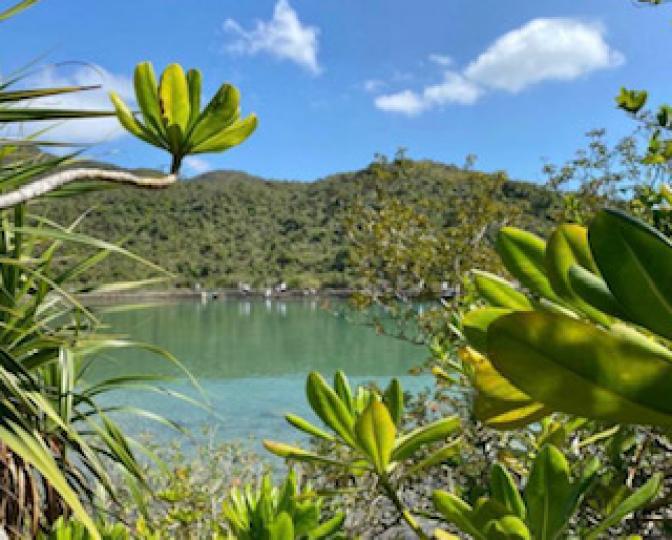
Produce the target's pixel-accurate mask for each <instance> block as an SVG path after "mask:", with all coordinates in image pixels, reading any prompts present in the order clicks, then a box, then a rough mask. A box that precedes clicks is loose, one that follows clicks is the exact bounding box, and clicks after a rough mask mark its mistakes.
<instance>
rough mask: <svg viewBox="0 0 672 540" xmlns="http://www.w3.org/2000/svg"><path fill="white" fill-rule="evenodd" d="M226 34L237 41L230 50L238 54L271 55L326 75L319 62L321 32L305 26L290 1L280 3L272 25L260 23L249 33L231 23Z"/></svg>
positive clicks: (277, 5)
mask: <svg viewBox="0 0 672 540" xmlns="http://www.w3.org/2000/svg"><path fill="white" fill-rule="evenodd" d="M224 30H226V31H227V32H229V33H231V34H233V35H235V36H236V37H237V39H235V40H234V41H233V42H231V43H229V44H228V45H227V47H226V49H227V50H228V51H229V52H232V53H238V54H257V53H260V52H264V53H268V54H271V55H273V56H275V57H277V58H280V59H283V60H291V61H292V62H295V63H297V64H299V65H300V66H302V67H304V68H306V69H307V70H309V71H310V72H311V73H313V74H316V75H317V74H318V73H320V72H321V71H322V68H321V67H320V65H319V63H318V61H317V50H318V45H319V44H318V35H319V33H320V30H319V28H317V27H315V26H304V25H303V24H301V21H300V20H299V17H298V15H297V14H296V11H294V10H293V9H292V6H290V5H289V2H288V0H278V2H277V4H275V9H274V11H273V18H272V19H271V20H270V21H267V22H266V21H257V22H256V25H255V27H254V28H253V29H251V30H245V29H244V28H243V27H242V26H241V25H240V24H239V23H238V22H236V21H234V20H233V19H227V20H226V21H225V22H224Z"/></svg>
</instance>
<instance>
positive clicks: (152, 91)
mask: <svg viewBox="0 0 672 540" xmlns="http://www.w3.org/2000/svg"><path fill="white" fill-rule="evenodd" d="M133 83H134V85H135V98H136V100H137V101H138V106H139V107H140V112H142V117H143V118H144V121H145V124H146V125H147V127H149V128H150V129H151V130H152V131H153V132H154V135H155V136H156V137H158V138H161V137H162V136H163V135H164V134H165V126H164V125H163V118H162V116H161V106H160V104H159V91H158V83H157V81H156V75H155V74H154V67H153V66H152V64H151V63H150V62H141V63H140V64H138V65H137V66H136V68H135V74H134V77H133Z"/></svg>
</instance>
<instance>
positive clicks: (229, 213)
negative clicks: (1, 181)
mask: <svg viewBox="0 0 672 540" xmlns="http://www.w3.org/2000/svg"><path fill="white" fill-rule="evenodd" d="M414 167H416V168H417V175H414V174H412V175H411V178H409V179H408V180H407V181H406V183H407V186H404V189H403V190H402V193H401V196H402V197H403V198H404V199H406V200H408V202H409V204H410V203H412V202H413V200H416V199H417V198H419V197H431V198H433V199H435V200H440V201H445V205H443V208H445V212H446V216H445V222H446V224H447V225H448V224H449V223H450V213H451V211H452V209H454V208H456V207H457V206H458V205H460V201H461V200H463V198H465V197H469V196H470V194H471V193H472V192H473V190H475V189H479V188H480V187H482V184H483V182H487V181H489V180H488V179H489V177H487V176H484V175H481V174H478V173H472V172H468V171H463V170H460V169H458V168H456V167H454V166H449V165H444V164H439V163H434V162H414ZM370 177H371V171H370V169H369V168H367V169H363V170H361V171H357V172H354V173H346V174H336V175H333V176H330V177H327V178H324V179H321V180H317V181H315V182H288V181H268V180H264V179H262V178H258V177H253V176H249V175H247V174H245V173H241V172H234V171H217V172H210V173H207V174H203V175H201V176H198V177H196V178H194V179H191V180H187V181H181V182H180V183H179V184H178V185H176V186H174V187H172V188H170V189H167V190H164V191H159V192H153V191H152V192H147V191H140V190H135V189H132V188H123V189H114V190H105V191H102V192H96V193H89V194H86V195H80V196H78V197H75V198H72V199H59V200H58V203H57V204H51V203H49V204H46V205H44V208H41V209H40V212H43V213H44V212H46V213H47V215H48V216H49V217H51V218H53V219H55V220H57V221H58V222H60V223H63V224H66V223H68V222H70V221H72V220H74V219H75V218H76V217H77V216H78V215H80V214H81V213H82V212H84V211H86V210H88V209H91V211H90V213H89V214H88V216H87V217H86V219H85V220H84V222H83V223H82V225H81V226H80V230H81V231H83V232H86V233H88V234H91V235H94V236H97V237H100V238H103V239H105V240H108V241H114V242H119V241H123V245H124V246H125V247H126V248H128V249H130V250H132V251H134V252H136V253H138V254H140V255H142V256H144V257H146V258H147V259H150V260H151V261H153V262H155V263H158V264H159V265H161V266H162V267H164V268H166V269H168V270H171V271H172V272H174V273H175V274H177V276H178V278H177V279H176V280H175V282H174V283H173V285H174V286H178V287H188V286H193V285H194V284H195V283H200V284H201V285H203V286H205V287H229V286H235V285H236V284H237V283H238V282H239V281H244V282H249V283H251V284H253V285H254V286H265V285H267V284H272V283H277V282H278V281H280V280H282V281H285V282H287V283H288V285H289V286H290V287H319V286H323V287H342V286H347V285H349V284H351V279H352V278H351V276H349V275H348V271H347V260H348V256H347V254H348V246H347V243H346V238H345V236H344V234H343V226H342V222H343V218H344V216H345V214H346V212H347V211H348V209H349V208H350V207H351V206H352V202H353V201H354V200H355V199H356V197H358V195H359V194H361V193H362V192H363V190H366V189H367V185H368V184H369V183H370V181H371V180H370ZM497 196H498V197H500V198H501V199H502V200H503V201H505V202H506V204H511V205H512V207H513V206H515V207H516V208H523V211H524V213H525V217H524V219H525V220H529V223H528V225H529V226H530V227H532V228H533V229H543V228H545V224H546V223H547V222H548V214H549V211H550V206H551V204H552V201H553V200H554V197H553V196H552V195H551V194H549V193H548V192H547V191H546V190H544V189H543V188H541V187H539V186H536V185H534V184H528V183H522V182H514V181H507V182H505V183H504V184H503V186H502V189H501V190H500V193H499V194H498V195H497ZM41 206H42V205H41ZM442 219H444V218H443V217H442ZM146 274H147V272H146V270H145V269H144V268H143V267H141V266H139V265H138V264H137V263H134V262H132V261H130V260H126V259H124V258H121V257H118V256H113V257H110V258H109V259H108V260H106V261H105V262H104V263H103V264H102V265H100V266H99V267H98V269H97V270H96V271H95V272H94V273H93V274H90V275H89V276H88V279H89V280H92V281H99V280H103V279H104V280H110V279H114V280H118V279H137V278H140V277H144V276H145V275H146Z"/></svg>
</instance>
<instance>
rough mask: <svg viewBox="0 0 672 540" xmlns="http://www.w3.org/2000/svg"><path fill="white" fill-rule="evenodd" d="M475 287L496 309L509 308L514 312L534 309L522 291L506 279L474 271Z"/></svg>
mask: <svg viewBox="0 0 672 540" xmlns="http://www.w3.org/2000/svg"><path fill="white" fill-rule="evenodd" d="M472 273H473V275H474V285H475V286H476V290H477V291H478V293H479V294H480V295H481V296H482V297H483V299H484V300H485V301H486V302H488V303H490V304H492V305H493V306H495V307H501V308H509V309H514V310H526V309H532V304H531V303H530V301H529V300H528V299H527V296H525V295H524V294H523V293H521V292H520V291H518V290H516V288H515V287H514V286H513V285H512V284H511V283H509V282H508V281H506V280H505V279H503V278H501V277H499V276H496V275H495V274H491V273H490V272H483V271H481V270H472Z"/></svg>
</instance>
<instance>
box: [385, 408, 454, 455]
mask: <svg viewBox="0 0 672 540" xmlns="http://www.w3.org/2000/svg"><path fill="white" fill-rule="evenodd" d="M459 427H460V418H459V416H448V417H446V418H441V419H439V420H436V421H435V422H432V423H430V424H427V425H425V426H420V427H419V428H416V429H414V430H413V431H411V432H410V433H408V434H406V435H404V436H403V437H400V438H399V439H398V440H397V441H396V443H395V446H394V451H393V452H392V460H393V461H403V460H405V459H408V458H410V457H411V456H412V455H413V454H415V453H416V452H417V451H418V450H420V448H422V447H424V446H427V445H429V444H432V443H435V442H439V441H444V440H446V439H447V438H448V436H449V435H451V434H453V433H455V431H457V429H459Z"/></svg>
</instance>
